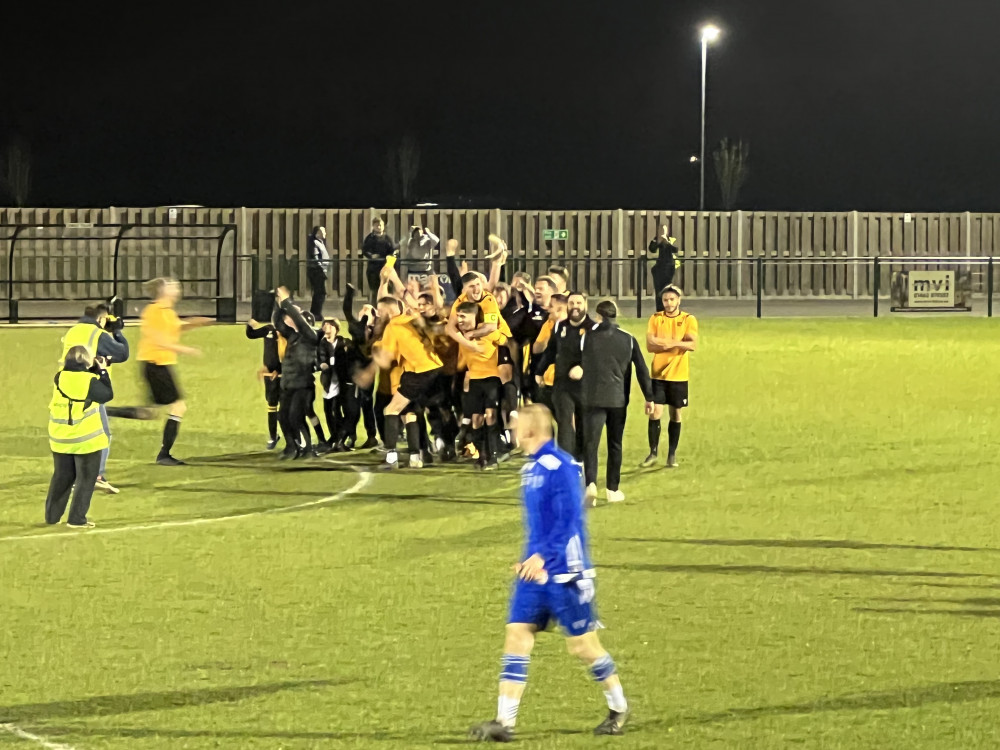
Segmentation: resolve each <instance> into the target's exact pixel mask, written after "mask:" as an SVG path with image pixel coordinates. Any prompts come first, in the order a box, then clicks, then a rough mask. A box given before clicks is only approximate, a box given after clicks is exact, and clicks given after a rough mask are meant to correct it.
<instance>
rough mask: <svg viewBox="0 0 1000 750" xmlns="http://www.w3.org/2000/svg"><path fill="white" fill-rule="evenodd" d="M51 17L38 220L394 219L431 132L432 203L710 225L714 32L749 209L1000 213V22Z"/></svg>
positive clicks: (650, 10)
mask: <svg viewBox="0 0 1000 750" xmlns="http://www.w3.org/2000/svg"><path fill="white" fill-rule="evenodd" d="M25 7H26V8H27V9H22V10H21V11H20V13H21V16H17V15H13V14H8V15H7V20H8V22H9V23H8V24H5V25H6V26H7V31H5V33H4V36H5V44H7V51H6V53H5V54H4V62H3V63H2V65H3V66H4V68H5V69H6V70H5V71H4V74H3V75H2V77H0V80H2V81H3V83H2V84H0V86H2V93H3V97H2V100H0V142H6V141H7V139H8V138H9V137H10V134H11V133H12V132H15V131H16V132H20V133H22V134H23V136H24V137H25V138H26V139H27V140H28V141H29V143H30V145H31V151H32V155H33V160H34V180H33V188H32V194H31V199H30V201H29V202H30V203H32V204H35V205H66V206H72V205H80V206H106V205H119V206H148V205H164V204H172V203H182V204H188V203H195V204H203V205H210V206H222V205H247V206H263V205H267V206H334V207H351V206H367V205H378V206H384V205H386V204H387V203H388V202H389V194H388V192H387V187H386V184H385V181H384V178H383V173H382V172H383V170H382V164H383V159H384V153H385V151H386V148H387V146H388V145H389V144H390V143H393V142H395V141H397V140H398V139H399V138H400V137H401V136H402V134H403V133H406V132H411V133H413V134H414V136H415V137H416V138H417V140H418V141H419V143H420V145H421V166H420V171H419V174H418V177H417V182H416V193H417V197H418V198H420V199H435V198H437V199H447V198H448V197H451V196H466V197H469V198H471V199H472V200H474V201H476V202H477V203H479V204H483V205H487V206H494V205H495V206H499V207H513V206H515V205H520V206H522V207H538V208H597V207H601V208H671V209H689V208H692V207H696V205H697V189H698V182H697V171H696V168H695V167H692V165H691V164H690V163H689V161H688V158H689V156H690V155H691V154H693V153H695V152H697V150H698V141H699V102H700V98H699V97H700V88H699V78H700V50H699V44H698V32H697V28H698V25H699V24H700V22H701V21H703V20H714V21H715V22H717V23H718V24H719V25H720V26H721V27H722V28H723V29H724V36H723V38H722V39H721V40H720V42H719V43H718V44H717V45H716V46H714V47H713V48H712V49H711V50H710V53H709V106H708V143H709V150H710V151H711V149H712V147H713V146H714V145H715V144H717V143H718V141H719V140H720V139H721V138H722V137H723V136H728V137H730V138H743V139H744V140H745V141H747V142H749V144H750V148H751V158H750V171H751V173H750V179H749V182H748V183H747V185H746V187H745V188H744V191H743V194H742V196H741V199H740V201H739V203H738V207H741V208H746V209H785V210H817V211H818V210H846V209H858V210H887V211H889V210H895V211H954V210H973V211H990V210H996V209H997V207H998V205H1000V179H998V175H997V167H996V163H997V161H998V155H997V153H996V146H997V142H998V138H997V135H998V133H1000V85H998V79H1000V44H997V42H996V30H997V28H998V27H1000V3H997V2H995V0H979V1H976V2H973V1H972V0H952V1H951V2H947V3H946V2H944V1H943V0H935V1H933V2H931V1H930V0H895V1H893V2H888V1H886V0H866V1H864V2H861V1H858V0H840V1H839V2H811V1H810V2H806V1H805V0H799V1H797V2H795V1H788V2H777V1H775V0H754V1H753V2H748V1H747V0H739V1H738V2H737V1H736V0H714V1H713V2H705V3H697V2H688V1H687V0H680V1H673V0H658V1H656V2H654V1H652V0H619V1H618V2H611V1H610V0H604V1H602V2H595V1H593V0H573V1H572V2H571V1H570V0H565V1H559V2H555V1H551V2H549V1H546V0H537V1H536V2H520V1H518V0H511V1H508V2H499V3H492V2H468V1H467V2H462V3H447V2H440V3H436V2H411V3H407V4H405V5H404V4H390V3H384V2H383V3H379V2H356V3H341V2H335V1H334V0H326V1H325V2H295V1H294V0H287V1H286V2H267V3H264V2H255V1H253V0H250V1H248V2H228V1H227V0H205V1H204V2H202V3H201V4H199V5H193V4H188V3H183V2H177V3H153V4H148V5H147V4H131V5H128V6H113V5H109V4H103V5H102V4H101V3H91V4H82V3H81V4H77V5H75V6H71V7H72V8H75V9H76V10H71V11H56V10H53V8H54V6H50V5H47V4H42V3H36V4H33V5H27V4H26V5H25ZM147 7H149V8H152V10H144V8H147ZM15 28H16V29H17V32H16V33H13V34H12V31H13V30H14V29H15ZM12 39H13V41H12ZM11 44H14V45H16V46H15V47H14V48H11V46H10V45H11ZM17 47H20V49H18V48H17ZM708 166H709V170H708V175H709V178H708V206H709V207H710V208H712V207H718V206H719V197H718V188H717V186H716V183H715V179H714V175H713V173H712V170H711V162H709V165H708Z"/></svg>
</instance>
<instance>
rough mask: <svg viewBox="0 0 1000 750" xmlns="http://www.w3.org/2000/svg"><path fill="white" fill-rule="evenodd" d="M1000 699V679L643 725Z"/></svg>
mask: <svg viewBox="0 0 1000 750" xmlns="http://www.w3.org/2000/svg"><path fill="white" fill-rule="evenodd" d="M988 698H1000V680H981V681H973V682H939V683H933V684H931V685H921V686H918V687H913V688H901V689H898V690H884V691H876V692H870V693H854V694H849V695H843V696H837V697H833V698H827V697H823V698H817V699H815V700H812V701H805V702H801V703H781V704H777V705H773V706H754V707H751V708H733V709H729V710H728V711H719V712H717V713H702V714H692V715H688V716H678V717H676V718H673V719H669V718H667V719H655V720H653V721H646V722H642V723H641V724H639V726H641V727H643V728H655V727H670V726H683V725H699V724H716V723H725V722H731V721H753V720H755V719H762V718H766V717H771V716H800V715H801V716H805V715H809V714H814V713H823V712H830V711H888V710H895V709H908V708H917V707H920V706H925V705H928V704H935V703H968V702H971V701H981V700H985V699H988Z"/></svg>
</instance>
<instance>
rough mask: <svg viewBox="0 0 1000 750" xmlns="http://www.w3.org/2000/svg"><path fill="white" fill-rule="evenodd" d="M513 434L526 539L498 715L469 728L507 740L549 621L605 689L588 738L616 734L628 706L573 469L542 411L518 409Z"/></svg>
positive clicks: (580, 485) (484, 738)
mask: <svg viewBox="0 0 1000 750" xmlns="http://www.w3.org/2000/svg"><path fill="white" fill-rule="evenodd" d="M517 432H518V442H519V443H520V445H521V446H522V447H523V448H524V452H525V453H526V454H528V456H529V460H528V463H526V464H525V465H524V468H522V469H521V487H522V490H521V492H522V501H523V503H524V517H525V527H526V535H527V539H526V545H525V551H524V557H523V559H522V562H520V563H517V564H516V565H515V566H514V571H515V573H516V575H517V581H516V583H515V584H514V591H513V595H512V598H511V603H510V615H509V617H508V622H507V628H506V630H507V632H506V638H505V640H504V654H503V661H502V667H501V671H500V690H499V693H500V695H499V699H498V700H497V717H496V719H494V720H493V721H487V722H484V723H482V724H479V725H477V726H474V727H472V729H471V731H470V734H471V736H472V737H473V738H474V739H478V740H482V741H487V742H490V741H492V742H510V741H511V740H512V739H514V724H515V722H516V721H517V711H518V707H519V706H520V703H521V696H522V695H523V694H524V688H525V686H526V684H527V681H528V664H529V662H530V660H531V651H532V648H533V647H534V645H535V634H536V633H537V632H538V631H540V630H545V629H546V627H547V626H548V625H549V623H550V621H552V620H555V621H556V622H558V624H559V625H560V627H561V628H562V629H563V630H564V631H565V634H566V646H567V648H568V649H569V652H570V653H571V654H573V655H574V656H576V657H577V658H578V659H580V660H581V661H582V662H583V663H584V664H586V665H587V667H588V668H589V669H590V674H591V675H592V676H593V678H594V680H595V681H596V682H598V683H600V685H601V688H602V689H603V691H604V697H605V699H606V700H607V704H608V716H607V718H606V719H605V720H604V721H603V722H601V724H600V725H599V726H598V727H597V728H596V729H594V734H598V735H620V734H623V733H624V726H625V722H626V720H627V719H628V713H629V711H628V703H627V702H626V701H625V694H624V692H623V691H622V685H621V680H620V679H619V677H618V673H617V669H616V668H615V662H614V660H613V659H612V658H611V655H610V654H609V653H608V652H607V651H605V650H604V648H603V647H602V646H601V642H600V640H599V639H598V637H597V632H596V630H597V628H598V627H599V624H598V621H597V613H596V611H595V605H594V578H595V574H594V570H593V567H592V566H591V562H590V552H589V549H588V544H587V530H586V527H585V523H584V518H583V507H582V504H583V492H582V490H583V483H582V478H581V476H580V467H579V466H578V465H577V464H575V463H574V462H573V458H572V456H570V455H569V454H568V453H565V452H564V451H562V450H560V449H559V447H558V446H557V445H556V444H555V441H554V440H553V439H552V415H551V413H550V412H549V410H548V409H546V408H545V407H544V406H541V405H537V404H533V405H529V406H525V407H524V408H523V409H522V410H521V419H520V420H519V422H518V425H517Z"/></svg>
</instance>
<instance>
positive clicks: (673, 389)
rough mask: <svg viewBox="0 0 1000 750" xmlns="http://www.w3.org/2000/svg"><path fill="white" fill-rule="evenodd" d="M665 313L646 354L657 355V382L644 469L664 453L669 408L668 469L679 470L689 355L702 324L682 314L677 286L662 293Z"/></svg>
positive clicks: (655, 320) (650, 333)
mask: <svg viewBox="0 0 1000 750" xmlns="http://www.w3.org/2000/svg"><path fill="white" fill-rule="evenodd" d="M660 301H661V302H662V303H663V311H662V312H658V313H654V314H653V315H652V316H651V317H650V318H649V325H648V326H647V327H646V351H647V352H649V353H650V354H652V355H653V364H652V366H651V367H650V368H649V374H650V377H651V378H652V380H653V413H652V414H650V416H649V428H648V436H649V455H648V456H646V459H645V460H644V461H643V462H642V464H641V466H642V467H643V468H648V467H650V466H653V465H654V464H655V463H656V458H657V455H658V454H659V450H660V419H661V418H662V417H663V407H664V406H666V407H667V408H668V410H669V411H668V416H669V418H670V421H669V422H668V423H667V466H669V467H670V468H676V467H677V446H678V444H679V443H680V440H681V410H683V409H684V408H686V407H687V405H688V375H689V372H690V363H689V361H688V360H689V356H688V355H689V354H690V353H691V352H693V351H694V350H695V349H696V348H697V347H698V321H697V320H696V319H695V317H694V316H693V315H688V314H687V313H686V312H682V311H681V290H680V289H678V288H677V287H675V286H668V287H665V288H664V289H663V290H662V291H661V292H660Z"/></svg>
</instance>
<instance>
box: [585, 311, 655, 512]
mask: <svg viewBox="0 0 1000 750" xmlns="http://www.w3.org/2000/svg"><path fill="white" fill-rule="evenodd" d="M597 317H598V320H599V321H600V322H599V323H596V324H593V325H591V326H590V328H589V329H588V330H586V331H585V332H584V335H583V341H582V344H581V349H582V352H581V363H580V365H579V366H577V367H574V368H573V370H572V371H571V372H570V374H569V377H570V378H572V379H573V380H574V381H575V382H577V383H579V385H580V400H581V402H582V403H583V406H584V414H585V416H584V426H583V431H584V459H583V473H584V477H585V479H586V482H587V493H586V497H587V500H589V501H590V503H591V504H592V505H596V504H597V449H598V447H599V446H600V444H601V432H602V430H603V429H604V426H605V425H607V427H608V470H607V486H608V490H607V498H608V502H609V503H620V502H621V501H622V500H624V499H625V493H623V492H622V491H621V490H619V489H618V485H619V483H620V482H621V473H622V436H623V435H624V434H625V416H626V413H627V409H628V401H629V391H630V390H631V387H632V367H633V366H634V367H635V377H636V380H638V381H639V388H640V389H641V390H642V395H643V397H644V398H645V399H646V413H647V414H650V413H651V412H652V410H653V384H652V381H650V379H649V370H648V369H647V368H646V362H645V360H644V359H643V356H642V351H641V350H640V349H639V343H638V342H637V341H636V340H635V339H634V338H633V337H632V336H631V335H630V334H628V333H626V332H625V331H623V330H622V329H621V328H619V327H618V323H617V317H618V309H617V308H616V307H615V303H614V302H612V301H611V300H604V301H603V302H601V303H600V304H599V305H598V306H597Z"/></svg>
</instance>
